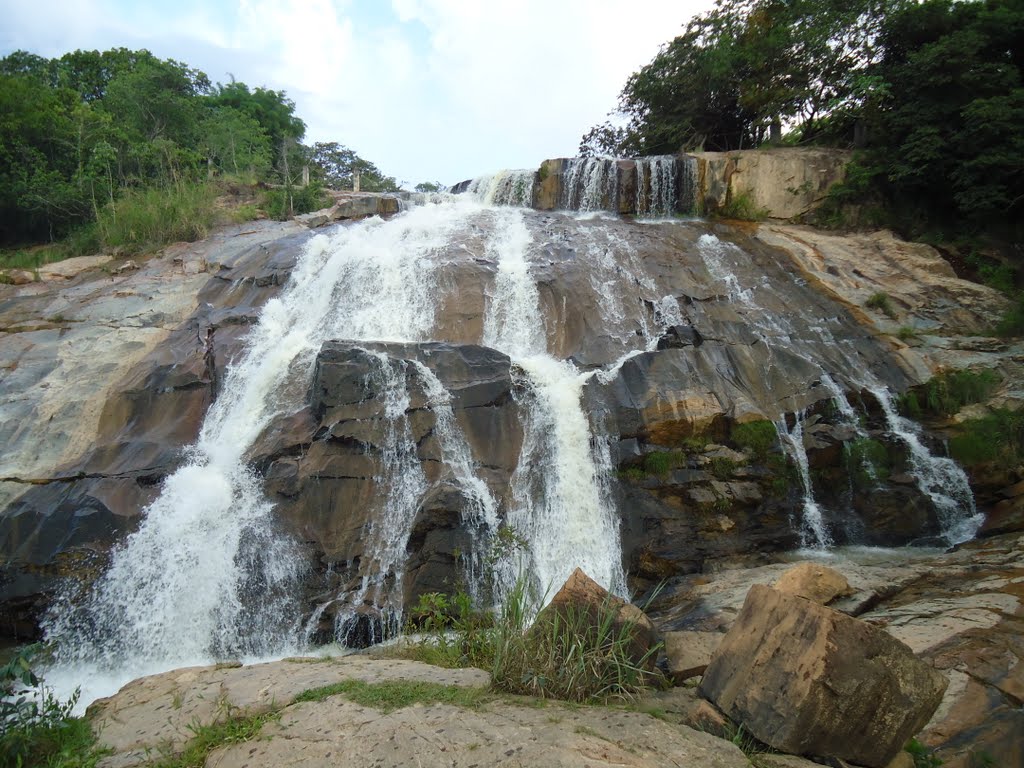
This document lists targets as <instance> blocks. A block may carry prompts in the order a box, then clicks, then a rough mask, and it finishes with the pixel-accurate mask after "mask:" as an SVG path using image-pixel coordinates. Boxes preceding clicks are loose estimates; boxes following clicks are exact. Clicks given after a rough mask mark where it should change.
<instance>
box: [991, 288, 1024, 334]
mask: <svg viewBox="0 0 1024 768" xmlns="http://www.w3.org/2000/svg"><path fill="white" fill-rule="evenodd" d="M995 332H996V334H997V335H999V336H1007V337H1014V336H1024V293H1022V294H1021V295H1019V296H1018V297H1017V298H1016V299H1015V300H1014V302H1013V304H1011V305H1010V307H1009V309H1007V310H1006V312H1004V313H1003V316H1002V318H1001V319H1000V320H999V323H998V324H997V325H996V327H995Z"/></svg>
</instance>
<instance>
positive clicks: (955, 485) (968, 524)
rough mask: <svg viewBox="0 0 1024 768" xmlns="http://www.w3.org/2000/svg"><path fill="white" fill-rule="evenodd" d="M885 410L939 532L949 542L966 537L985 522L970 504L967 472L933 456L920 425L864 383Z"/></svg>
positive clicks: (885, 394) (885, 392) (888, 395)
mask: <svg viewBox="0 0 1024 768" xmlns="http://www.w3.org/2000/svg"><path fill="white" fill-rule="evenodd" d="M868 391H869V392H871V394H872V395H874V397H875V400H877V401H878V404H879V405H880V406H881V408H882V413H883V414H885V422H886V426H887V427H888V429H889V432H890V433H891V434H892V435H893V436H894V437H896V438H898V439H899V440H900V441H901V442H903V444H904V445H906V446H907V449H908V450H909V451H910V470H911V474H912V475H913V477H914V479H915V481H916V482H917V487H918V488H920V489H921V492H922V493H924V494H925V495H926V496H928V498H930V499H931V500H932V504H934V505H935V510H936V511H937V512H938V516H939V524H940V525H941V526H942V531H941V535H942V537H943V538H944V539H945V540H946V541H948V542H949V543H950V544H960V543H962V542H965V541H970V540H971V539H972V538H974V534H976V533H977V532H978V528H980V527H981V524H982V523H983V522H985V516H984V515H982V514H980V513H979V512H978V510H977V508H976V507H975V504H974V494H973V493H972V491H971V486H970V484H969V483H968V481H967V475H966V474H965V473H964V471H963V470H962V469H961V468H960V466H959V465H958V464H957V463H956V462H955V461H953V460H952V459H950V458H946V457H945V456H935V455H934V454H932V453H931V451H929V450H928V449H927V448H926V447H925V445H924V443H922V442H921V436H920V428H919V427H918V426H917V425H916V424H915V423H914V422H912V421H911V420H910V419H905V418H903V417H902V416H900V415H899V414H898V413H897V412H896V404H895V403H894V402H893V397H892V394H891V393H890V392H889V391H888V390H887V389H884V388H882V387H880V386H878V385H875V386H872V387H868Z"/></svg>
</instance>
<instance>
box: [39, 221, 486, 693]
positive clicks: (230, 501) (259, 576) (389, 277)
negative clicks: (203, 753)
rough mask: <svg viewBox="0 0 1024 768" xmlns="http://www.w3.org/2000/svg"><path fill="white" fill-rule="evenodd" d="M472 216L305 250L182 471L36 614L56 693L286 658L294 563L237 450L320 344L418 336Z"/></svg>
mask: <svg viewBox="0 0 1024 768" xmlns="http://www.w3.org/2000/svg"><path fill="white" fill-rule="evenodd" d="M478 212H479V206H477V205H476V204H472V203H471V201H466V202H464V203H461V204H459V205H443V206H427V207H422V208H414V209H412V210H410V211H408V212H407V213H404V214H402V215H401V216H400V217H396V218H395V219H393V220H392V221H389V222H384V221H381V220H380V219H376V218H373V219H368V220H366V221H365V222H362V223H360V224H358V225H356V226H350V227H340V228H337V229H335V230H334V232H333V233H332V234H331V235H329V236H327V235H318V236H315V237H313V238H312V239H311V240H310V241H309V243H308V244H307V245H306V247H305V248H304V249H303V251H302V254H301V255H300V257H299V260H298V262H297V263H296V266H295V269H294V271H293V272H292V275H291V280H290V282H289V284H288V286H287V287H286V288H285V290H284V291H283V292H282V294H281V295H280V296H278V297H276V298H273V299H271V300H270V301H268V302H267V304H266V305H265V306H264V308H263V311H262V312H261V314H260V320H259V323H258V324H257V325H256V326H255V327H254V328H253V330H252V331H251V333H250V336H249V338H248V341H247V345H246V351H245V353H244V354H243V356H242V357H241V359H240V360H238V361H237V362H236V363H234V364H232V365H231V366H230V367H229V368H228V371H227V375H226V377H225V381H224V386H223V388H222V390H221V392H220V395H219V397H218V398H217V400H216V402H215V403H214V404H213V405H212V406H211V407H210V410H209V412H208V414H207V417H206V419H205V421H204V423H203V427H202V430H201V433H200V436H199V439H198V440H197V442H196V444H195V445H194V446H192V448H190V449H189V451H188V456H187V460H186V462H185V464H184V465H183V466H182V467H181V468H180V469H178V470H177V471H175V472H174V473H173V474H172V475H170V476H169V477H168V478H167V479H166V480H165V481H164V484H163V487H162V489H161V493H160V496H159V498H158V499H157V500H156V501H154V502H153V503H152V504H150V505H149V507H147V508H146V509H145V510H144V511H143V515H142V520H141V523H140V525H139V529H138V530H137V531H136V532H135V533H134V534H132V535H130V536H129V537H128V538H127V539H126V540H125V541H124V542H123V543H122V544H121V545H119V546H118V547H116V548H115V549H114V550H113V552H112V555H111V563H110V566H109V568H108V570H107V572H106V573H105V574H104V575H103V576H102V577H101V578H100V579H99V580H98V581H97V582H96V584H95V585H94V587H93V589H92V591H91V593H90V594H89V595H88V596H87V597H86V598H85V599H84V600H82V601H81V602H80V603H79V604H78V605H75V606H72V604H71V603H70V597H69V599H68V602H58V603H57V604H55V606H54V608H53V610H51V611H50V612H49V614H48V616H47V617H46V618H45V620H44V629H45V632H46V636H47V638H48V639H50V640H58V641H59V650H58V656H57V667H56V669H54V670H53V671H52V673H51V674H50V675H48V678H52V682H53V683H54V685H60V681H61V680H62V679H63V680H65V681H67V682H68V683H69V684H68V685H67V686H66V687H67V690H68V691H70V690H73V688H74V685H75V684H78V683H82V682H83V680H84V684H83V687H84V688H85V689H86V690H84V691H83V702H87V701H88V700H89V697H90V695H91V696H92V697H93V698H95V696H96V695H100V694H103V695H106V694H109V693H111V692H113V690H116V688H117V687H118V686H119V685H120V684H122V683H124V682H126V681H128V680H130V679H132V678H135V677H139V676H140V675H143V674H149V673H152V672H155V671H161V670H166V669H170V668H174V667H178V666H186V665H190V664H201V663H209V662H211V661H213V660H216V659H218V658H224V657H226V656H227V657H230V656H262V655H267V654H282V653H287V652H289V651H290V650H291V649H292V648H294V647H295V646H296V645H297V644H298V643H300V642H301V640H302V627H300V626H299V616H300V612H299V610H298V607H297V606H296V604H295V602H294V598H293V595H294V593H295V585H296V582H297V580H298V577H299V575H300V573H301V571H302V568H303V565H302V561H301V560H300V558H299V557H298V556H297V552H296V546H295V544H294V543H293V542H291V541H290V540H288V538H287V537H285V536H284V535H283V534H282V533H281V532H280V531H278V530H276V529H275V527H274V525H273V519H272V515H271V512H272V504H271V503H270V502H269V501H268V500H267V499H266V498H265V497H264V496H263V493H262V490H261V488H260V484H259V482H258V480H257V478H255V477H254V476H253V474H252V472H251V470H250V469H249V468H248V467H247V466H246V465H245V462H244V455H245V452H246V450H247V449H248V448H249V447H250V446H251V445H252V444H253V442H254V441H255V440H256V438H257V437H258V436H259V434H260V433H261V432H262V431H263V429H264V428H265V427H266V426H267V425H268V424H270V422H271V421H272V420H273V419H274V417H275V416H278V415H281V414H285V413H289V412H291V411H293V410H295V409H296V408H297V407H298V406H299V405H300V403H299V402H298V399H299V398H301V396H302V394H303V393H304V387H305V383H306V382H308V381H309V380H310V377H311V376H312V367H313V363H314V360H315V356H316V354H317V352H318V351H319V349H320V347H321V346H322V344H323V342H324V341H325V340H326V339H330V338H348V339H356V340H358V339H372V340H381V339H385V340H388V339H390V340H412V341H415V340H420V339H424V338H426V337H427V336H428V335H429V333H430V331H431V330H432V328H433V324H434V309H435V305H436V292H437V289H436V280H435V269H436V266H437V264H436V262H435V260H434V259H433V258H432V255H433V253H434V252H435V251H437V250H439V249H441V248H443V247H444V246H445V245H446V244H447V243H448V242H449V241H450V240H451V239H452V238H453V237H454V236H455V234H456V232H458V231H460V229H461V228H464V227H465V226H466V225H467V223H468V222H469V221H470V220H471V219H472V217H473V216H474V215H476V214H477V213H478ZM295 382H299V385H298V386H296V383H295ZM395 392H396V393H397V392H398V390H397V389H395ZM395 396H396V397H397V396H398V395H397V394H396V395H395ZM396 402H397V401H396ZM396 409H397V405H394V408H393V409H392V411H393V412H396ZM396 429H397V427H396ZM399 437H400V435H399V434H398V433H397V432H396V434H395V440H396V441H398V440H399ZM395 446H396V447H395V449H394V453H393V458H394V459H395V461H400V459H401V458H402V453H401V449H400V448H399V447H398V442H396V443H395ZM385 463H387V462H386V461H385ZM396 514H397V513H396ZM381 547H382V548H381V549H380V550H379V552H380V555H379V556H380V557H381V558H382V562H385V563H387V564H395V563H397V562H398V559H397V556H396V555H394V553H393V551H391V550H389V549H388V546H387V543H386V542H384V541H383V540H382V544H381ZM371 586H372V585H369V584H368V585H367V588H368V589H369V588H370V587H371ZM257 595H258V597H257ZM86 670H87V671H86ZM74 679H77V683H72V682H71V681H72V680H74Z"/></svg>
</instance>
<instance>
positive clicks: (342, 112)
mask: <svg viewBox="0 0 1024 768" xmlns="http://www.w3.org/2000/svg"><path fill="white" fill-rule="evenodd" d="M711 4H712V3H711V0H520V1H519V2H512V1H508V2H503V1H502V0H478V1H476V2H474V1H473V0H208V1H207V2H202V1H201V0H175V2H163V1H161V2H146V1H145V0H36V1H35V2H29V1H28V0H0V19H2V21H0V55H6V54H7V53H10V52H11V51H13V50H16V49H19V48H21V49H25V50H29V51H32V52H33V53H37V54H39V55H41V56H45V57H47V58H51V57H58V56H60V55H61V54H63V53H66V52H67V51H71V50H75V49H77V48H83V49H99V50H104V49H106V48H112V47H120V46H123V47H126V48H148V49H149V50H150V51H152V52H153V53H154V54H156V55H157V56H159V57H161V58H173V59H177V60H179V61H184V62H186V63H187V64H189V65H191V66H193V67H196V68H198V69H201V70H202V71H204V72H206V74H207V75H209V77H210V79H211V80H212V81H214V82H218V81H219V82H227V81H228V80H229V79H230V77H231V76H232V75H233V76H234V77H235V78H236V79H237V80H241V81H243V82H245V83H247V84H248V85H250V86H253V87H255V86H260V85H262V86H267V87H270V88H274V89H278V90H279V89H283V90H285V91H287V92H288V95H289V96H290V97H291V98H292V99H293V100H294V101H295V103H296V106H297V109H296V111H297V113H298V115H299V116H300V117H301V118H302V119H303V120H305V121H306V125H307V131H306V142H307V143H312V142H314V141H338V142H340V143H341V144H344V145H346V146H348V147H350V148H352V149H354V150H355V151H356V152H357V153H358V154H359V155H361V156H362V157H364V158H366V159H367V160H370V161H372V162H374V163H376V164H377V166H378V167H379V168H380V169H381V170H382V171H384V172H385V173H386V174H388V175H392V176H395V177H396V178H398V180H399V181H403V182H406V183H407V184H408V185H409V186H411V185H414V184H416V183H417V182H420V181H440V182H442V183H445V184H451V183H454V182H457V181H460V180H462V179H464V178H469V177H472V176H476V175H478V174H481V173H486V172H489V171H495V170H499V169H502V168H528V167H535V166H536V165H537V164H538V163H539V162H540V161H541V160H543V159H544V158H547V157H561V156H567V155H573V154H575V153H576V149H577V147H578V146H579V141H580V137H581V136H582V134H583V133H585V132H586V131H587V130H588V129H589V128H590V126H592V125H594V124H595V123H599V122H602V121H603V120H604V118H605V115H606V113H607V112H608V111H609V110H611V109H612V108H614V106H615V103H616V100H617V96H618V93H619V91H620V90H621V88H622V86H623V84H624V83H625V81H626V78H627V77H628V76H629V74H630V73H631V72H633V71H635V70H636V69H638V68H639V67H641V66H643V65H644V64H646V63H647V62H649V61H650V60H651V59H652V58H653V57H654V55H655V54H656V53H657V50H658V46H659V45H660V44H662V43H664V42H667V41H668V40H671V39H672V38H673V37H674V36H675V35H677V34H678V33H679V32H680V31H681V28H682V26H683V25H684V24H685V23H686V22H687V21H688V20H689V18H690V17H691V16H693V15H694V14H695V13H698V12H700V11H702V10H705V9H706V8H708V7H710V6H711Z"/></svg>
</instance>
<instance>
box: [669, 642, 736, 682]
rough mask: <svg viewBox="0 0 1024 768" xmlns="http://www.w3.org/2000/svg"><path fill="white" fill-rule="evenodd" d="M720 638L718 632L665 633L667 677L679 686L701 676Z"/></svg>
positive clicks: (719, 643)
mask: <svg viewBox="0 0 1024 768" xmlns="http://www.w3.org/2000/svg"><path fill="white" fill-rule="evenodd" d="M722 638H723V635H721V634H720V633H718V632H666V633H665V636H664V641H665V656H666V658H667V659H668V674H669V677H671V678H672V680H673V681H674V682H675V684H676V685H681V684H682V683H683V682H685V681H686V680H689V679H691V678H694V677H698V676H699V675H703V674H704V670H706V669H707V668H708V664H710V663H711V657H712V656H713V655H714V653H715V651H716V650H717V649H718V646H719V645H721V643H722Z"/></svg>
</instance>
